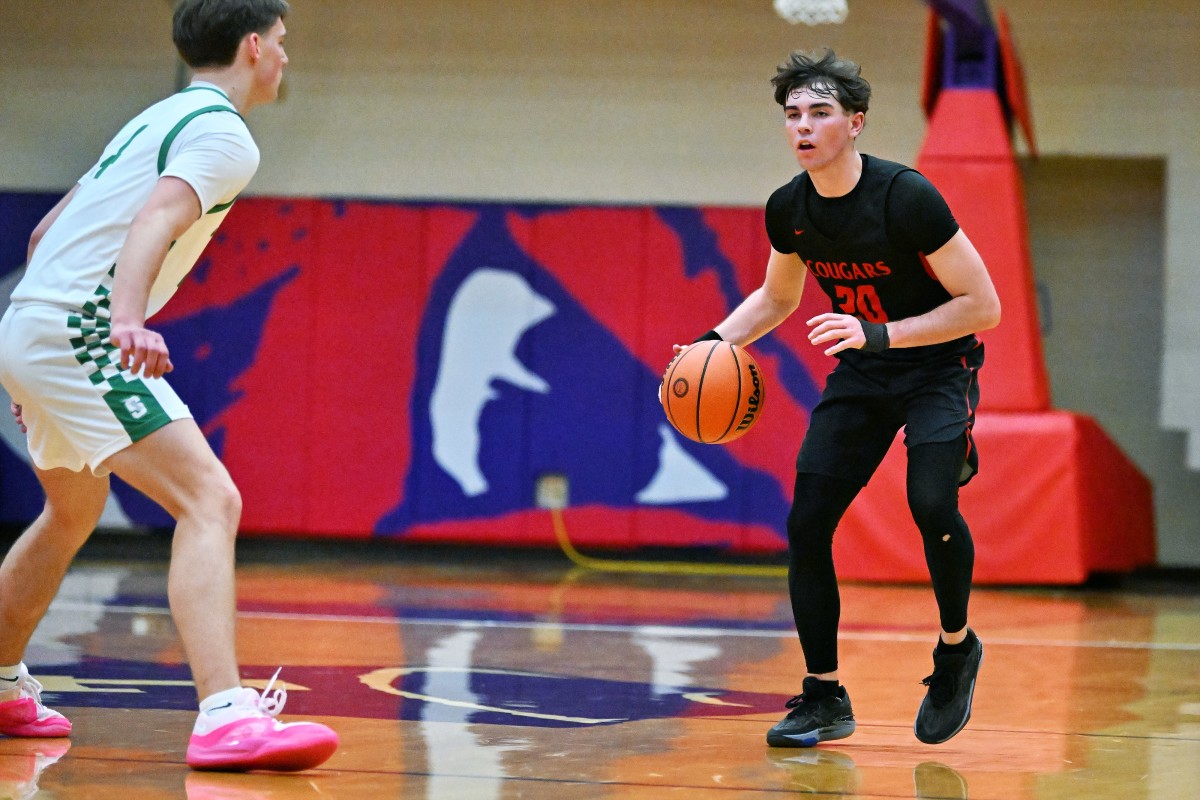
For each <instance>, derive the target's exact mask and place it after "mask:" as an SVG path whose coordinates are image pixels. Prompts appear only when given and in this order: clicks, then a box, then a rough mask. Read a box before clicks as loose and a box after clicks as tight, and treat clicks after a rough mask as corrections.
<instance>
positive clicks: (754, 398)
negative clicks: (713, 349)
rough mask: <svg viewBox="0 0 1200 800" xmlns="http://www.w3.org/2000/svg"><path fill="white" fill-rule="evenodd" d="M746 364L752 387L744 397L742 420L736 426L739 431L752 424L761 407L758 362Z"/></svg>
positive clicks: (760, 383) (760, 380) (760, 381)
mask: <svg viewBox="0 0 1200 800" xmlns="http://www.w3.org/2000/svg"><path fill="white" fill-rule="evenodd" d="M746 366H747V367H748V368H749V370H750V384H751V385H752V386H753V387H754V388H753V390H752V391H751V392H750V396H749V397H748V398H746V405H747V408H746V413H745V414H743V415H742V421H741V423H739V424H738V426H737V429H738V430H739V431H740V430H744V429H746V428H749V427H750V426H751V425H753V424H754V420H755V418H756V417H757V416H758V411H759V409H760V408H762V379H761V378H759V376H758V364H754V363H750V364H747V365H746Z"/></svg>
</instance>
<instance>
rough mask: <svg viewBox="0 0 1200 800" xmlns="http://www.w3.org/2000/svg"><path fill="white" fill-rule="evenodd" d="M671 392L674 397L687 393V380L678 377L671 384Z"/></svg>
mask: <svg viewBox="0 0 1200 800" xmlns="http://www.w3.org/2000/svg"><path fill="white" fill-rule="evenodd" d="M671 392H672V393H674V395H675V396H676V397H683V396H684V395H686V394H687V393H688V382H687V381H686V380H684V379H683V378H680V379H679V380H677V381H675V382H674V383H672V384H671Z"/></svg>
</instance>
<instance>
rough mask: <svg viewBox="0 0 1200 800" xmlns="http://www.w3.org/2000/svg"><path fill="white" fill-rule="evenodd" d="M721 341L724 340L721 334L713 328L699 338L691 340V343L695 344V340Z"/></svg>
mask: <svg viewBox="0 0 1200 800" xmlns="http://www.w3.org/2000/svg"><path fill="white" fill-rule="evenodd" d="M723 341H725V340H724V339H722V338H721V334H719V333H717V332H716V331H715V330H711V331H709V332H708V333H706V334H704V335H703V336H701V337H700V338H698V339H694V340H693V341H692V344H695V343H696V342H723Z"/></svg>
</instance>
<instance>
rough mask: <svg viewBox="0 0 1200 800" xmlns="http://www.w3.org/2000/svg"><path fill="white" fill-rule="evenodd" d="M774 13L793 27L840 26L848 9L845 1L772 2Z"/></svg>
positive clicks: (806, 0)
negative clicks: (801, 23) (799, 24)
mask: <svg viewBox="0 0 1200 800" xmlns="http://www.w3.org/2000/svg"><path fill="white" fill-rule="evenodd" d="M774 2H775V12H776V13H777V14H779V16H781V17H783V18H784V19H786V20H787V21H788V22H790V23H792V24H793V25H795V24H796V23H798V22H803V23H804V24H805V25H826V24H840V23H842V22H845V20H846V14H848V13H849V12H850V8H849V7H848V6H847V5H846V0H774Z"/></svg>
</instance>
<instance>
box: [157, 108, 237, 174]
mask: <svg viewBox="0 0 1200 800" xmlns="http://www.w3.org/2000/svg"><path fill="white" fill-rule="evenodd" d="M214 111H228V112H229V113H230V114H237V115H238V118H239V119H241V118H242V115H241V114H238V112H236V111H234V110H233V109H232V108H230V107H229V106H205V107H204V108H198V109H196V110H195V111H193V112H192V113H190V114H188V115H187V116H186V117H184V118H183V119H181V120H179V122H178V123H176V124H175V127H174V128H171V132H170V133H168V134H167V138H165V139H163V143H162V147H160V148H158V174H159V175H162V171H163V170H164V169H166V168H167V151H168V150H170V149H171V145H172V144H174V142H175V137H176V136H178V135H179V132H180V131H181V130H183V128H184V126H186V125H187V124H188V123H189V122H191V121H192V120H194V119H195V118H196V117H198V116H200V115H201V114H210V113H212V112H214Z"/></svg>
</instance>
